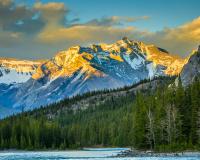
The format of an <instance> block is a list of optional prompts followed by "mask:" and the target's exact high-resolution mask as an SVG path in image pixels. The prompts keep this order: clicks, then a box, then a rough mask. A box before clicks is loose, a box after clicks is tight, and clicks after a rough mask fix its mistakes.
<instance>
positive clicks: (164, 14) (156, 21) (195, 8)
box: [19, 0, 200, 31]
mask: <svg viewBox="0 0 200 160" xmlns="http://www.w3.org/2000/svg"><path fill="white" fill-rule="evenodd" d="M19 2H25V3H28V4H29V5H33V4H34V3H35V0H26V1H22V0H19ZM41 2H43V3H48V2H63V3H65V5H66V6H68V7H69V9H70V10H71V11H70V12H71V13H70V15H69V16H71V17H79V18H80V19H81V21H83V22H84V21H89V20H90V19H94V18H101V17H105V16H113V15H118V16H150V17H151V19H149V21H148V22H136V23H134V24H133V25H134V26H137V27H140V28H144V29H148V30H151V31H157V30H162V29H163V28H164V27H176V26H179V25H181V24H183V23H185V22H188V21H191V20H192V19H194V18H196V17H198V16H199V15H200V9H199V6H200V1H199V0H53V1H52V0H41Z"/></svg>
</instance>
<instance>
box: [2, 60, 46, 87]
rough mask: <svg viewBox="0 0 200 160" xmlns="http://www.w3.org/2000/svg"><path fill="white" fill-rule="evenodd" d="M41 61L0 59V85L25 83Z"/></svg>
mask: <svg viewBox="0 0 200 160" xmlns="http://www.w3.org/2000/svg"><path fill="white" fill-rule="evenodd" d="M41 63H43V61H27V60H18V59H11V58H0V83H3V84H12V83H22V82H26V81H27V80H28V79H30V78H31V76H32V74H33V73H35V71H36V69H37V67H38V66H39V65H40V64H41Z"/></svg>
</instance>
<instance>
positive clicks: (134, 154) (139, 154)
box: [115, 149, 200, 158]
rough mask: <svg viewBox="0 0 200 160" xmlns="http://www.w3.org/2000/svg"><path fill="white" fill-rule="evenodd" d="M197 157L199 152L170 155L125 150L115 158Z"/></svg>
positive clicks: (199, 154) (173, 153)
mask: <svg viewBox="0 0 200 160" xmlns="http://www.w3.org/2000/svg"><path fill="white" fill-rule="evenodd" d="M191 156H192V157H199V158H200V152H194V151H184V152H172V153H161V152H154V151H138V150H133V149H130V150H126V151H122V152H121V153H119V154H118V155H116V156H115V157H191Z"/></svg>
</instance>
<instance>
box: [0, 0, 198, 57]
mask: <svg viewBox="0 0 200 160" xmlns="http://www.w3.org/2000/svg"><path fill="white" fill-rule="evenodd" d="M199 6H200V1H199V0H0V11H1V12H0V16H1V17H2V19H1V20H0V34H1V35H2V38H0V57H1V56H3V57H17V58H26V59H37V58H49V57H51V56H53V55H54V54H55V52H57V51H59V50H63V49H66V48H68V47H70V46H71V45H88V44H91V43H101V42H106V43H112V42H115V41H116V40H117V39H119V38H120V37H122V36H128V37H129V38H130V39H136V40H141V41H144V42H146V43H153V44H155V45H157V46H159V47H162V48H165V49H167V50H169V51H170V52H172V53H175V54H178V55H180V56H183V57H184V56H186V55H188V54H189V52H191V50H192V49H194V48H195V47H197V45H198V43H199V42H200V31H199V28H200V18H199V16H200V10H199ZM20 7H21V8H20ZM19 10H20V11H19ZM35 15H38V19H36V20H33V17H34V16H35ZM13 17H14V18H13ZM144 17H145V18H144ZM180 46H181V47H180ZM27 50H28V51H29V53H27Z"/></svg>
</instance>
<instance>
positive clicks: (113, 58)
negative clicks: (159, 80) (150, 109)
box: [0, 37, 187, 110]
mask: <svg viewBox="0 0 200 160" xmlns="http://www.w3.org/2000/svg"><path fill="white" fill-rule="evenodd" d="M186 62H187V59H182V58H180V57H178V56H174V55H172V54H170V53H168V52H167V51H166V50H164V49H161V48H158V47H156V46H155V45H148V44H145V43H143V42H139V41H132V40H129V39H128V38H126V37H125V38H123V39H121V40H119V41H117V42H115V43H113V44H106V43H100V44H93V45H91V46H89V47H82V46H73V47H70V48H69V49H67V50H63V51H60V52H58V53H57V54H56V55H55V56H54V57H53V58H51V59H49V60H46V61H43V62H35V61H34V62H29V61H23V63H22V62H18V61H17V62H15V63H13V62H12V64H16V63H18V64H20V65H18V66H20V67H17V68H18V69H16V68H15V69H14V71H17V70H19V68H20V70H23V71H24V72H26V73H27V72H28V71H30V72H31V75H29V77H27V78H24V77H23V78H21V77H20V76H19V75H14V76H15V77H17V76H19V77H20V80H18V82H20V83H21V82H24V83H22V84H20V85H14V86H12V88H9V87H8V88H7V89H6V90H5V88H4V89H3V91H2V93H1V94H0V101H1V98H3V99H4V101H3V102H5V103H3V104H2V106H4V107H7V106H11V107H13V108H15V109H19V108H23V109H24V110H29V109H33V108H35V107H40V106H41V105H47V104H50V103H53V102H56V101H59V100H62V99H64V98H65V97H71V96H74V95H77V94H83V93H85V92H88V91H94V90H102V89H111V88H118V87H123V86H125V85H131V84H133V83H136V82H139V81H141V80H143V79H148V78H153V77H156V76H161V75H162V76H168V75H170V76H171V75H177V74H179V73H180V71H181V69H182V67H183V66H184V64H185V63H186ZM10 63H11V62H9V65H10ZM9 65H7V67H8V66H9ZM12 66H15V65H12ZM4 67H5V65H4ZM12 69H13V68H12ZM3 77H5V74H4V76H3ZM22 79H23V81H22ZM0 83H4V81H1V77H0ZM6 102H9V103H8V104H7V103H6Z"/></svg>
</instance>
